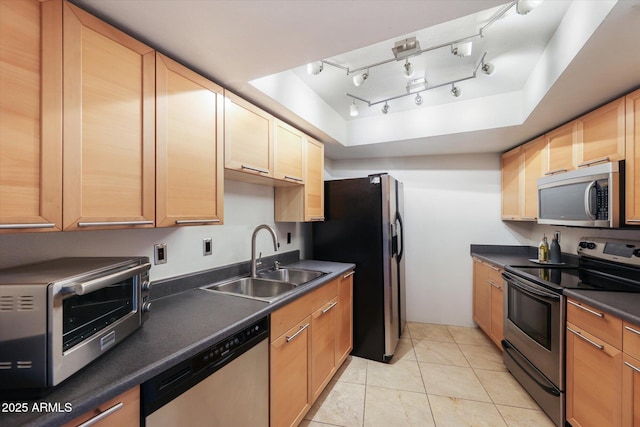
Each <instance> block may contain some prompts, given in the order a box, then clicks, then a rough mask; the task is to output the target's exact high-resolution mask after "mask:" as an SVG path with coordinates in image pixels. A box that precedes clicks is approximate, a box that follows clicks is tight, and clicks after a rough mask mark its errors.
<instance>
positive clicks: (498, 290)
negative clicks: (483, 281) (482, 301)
mask: <svg viewBox="0 0 640 427" xmlns="http://www.w3.org/2000/svg"><path fill="white" fill-rule="evenodd" d="M489 285H490V286H491V334H490V335H491V338H493V341H495V343H496V344H497V345H498V347H500V341H502V338H503V336H504V329H503V326H504V325H503V324H504V319H503V317H502V316H503V314H504V292H503V290H502V281H499V282H496V281H495V280H491V279H489Z"/></svg>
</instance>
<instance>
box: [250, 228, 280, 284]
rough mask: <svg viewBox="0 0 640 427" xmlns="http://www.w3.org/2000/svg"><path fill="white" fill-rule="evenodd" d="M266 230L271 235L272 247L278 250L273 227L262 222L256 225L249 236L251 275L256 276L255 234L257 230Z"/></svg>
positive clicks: (278, 244)
mask: <svg viewBox="0 0 640 427" xmlns="http://www.w3.org/2000/svg"><path fill="white" fill-rule="evenodd" d="M263 229H264V230H267V231H269V233H271V237H273V249H274V250H276V251H277V250H278V247H279V246H280V243H279V242H278V236H276V232H275V230H274V229H273V228H271V227H270V226H268V225H267V224H262V225H259V226H257V227H256V229H255V230H253V235H252V236H251V277H256V275H257V267H256V236H257V235H258V231H260V230H263Z"/></svg>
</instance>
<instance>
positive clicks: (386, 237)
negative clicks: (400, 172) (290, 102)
mask: <svg viewBox="0 0 640 427" xmlns="http://www.w3.org/2000/svg"><path fill="white" fill-rule="evenodd" d="M403 225H404V224H403V191H402V183H401V182H399V181H397V180H395V179H394V178H393V177H391V176H389V175H387V174H376V175H370V176H368V177H365V178H355V179H344V180H334V181H326V182H325V221H324V222H321V223H320V222H316V223H313V258H314V259H318V260H326V261H340V262H353V263H355V264H356V271H357V274H356V275H355V276H354V295H353V304H354V308H353V318H354V330H353V351H352V353H351V354H353V355H356V356H360V357H364V358H368V359H372V360H378V361H389V360H390V359H391V357H392V356H393V354H394V352H395V349H396V346H397V344H398V341H399V338H400V335H401V334H402V331H403V329H404V326H405V324H406V310H405V307H406V296H405V278H404V275H405V273H404V227H403Z"/></svg>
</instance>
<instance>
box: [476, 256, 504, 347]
mask: <svg viewBox="0 0 640 427" xmlns="http://www.w3.org/2000/svg"><path fill="white" fill-rule="evenodd" d="M502 272H503V269H501V268H499V267H497V266H495V265H492V264H489V263H488V262H484V261H481V260H479V259H477V258H474V259H473V320H474V321H475V322H476V324H477V325H478V326H479V327H480V329H482V330H483V331H484V332H485V333H486V334H487V335H488V336H489V338H491V340H492V341H493V342H494V343H495V344H496V346H498V348H500V349H502V346H501V344H500V341H502V338H503V333H504V332H503V323H504V321H503V313H504V292H503V282H502Z"/></svg>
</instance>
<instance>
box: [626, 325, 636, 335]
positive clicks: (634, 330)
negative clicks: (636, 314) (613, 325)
mask: <svg viewBox="0 0 640 427" xmlns="http://www.w3.org/2000/svg"><path fill="white" fill-rule="evenodd" d="M624 328H625V329H626V330H627V331H629V332H633V333H634V334H638V335H640V331H639V330H637V329H633V328H632V327H631V326H625V327H624Z"/></svg>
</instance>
